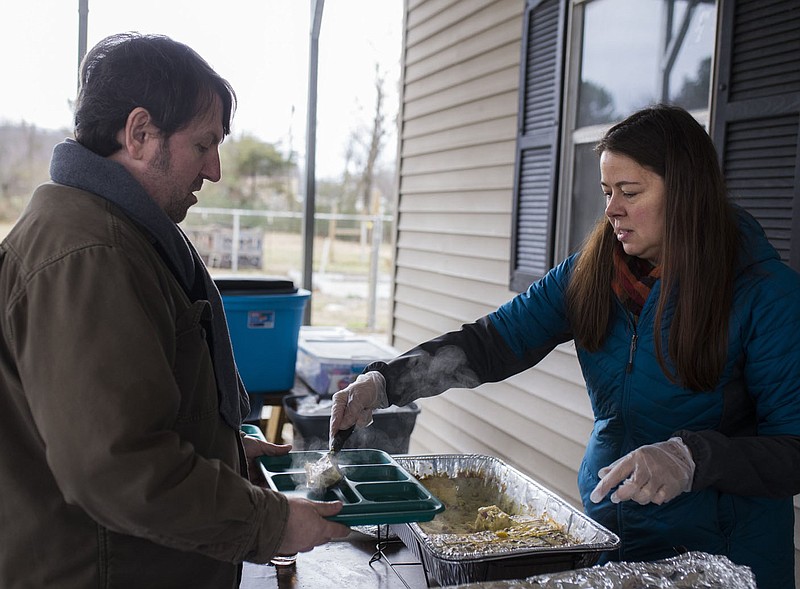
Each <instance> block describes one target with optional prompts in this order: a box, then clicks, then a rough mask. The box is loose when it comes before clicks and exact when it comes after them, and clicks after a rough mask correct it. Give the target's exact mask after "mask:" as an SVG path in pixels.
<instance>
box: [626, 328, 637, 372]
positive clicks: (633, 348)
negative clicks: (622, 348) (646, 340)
mask: <svg viewBox="0 0 800 589" xmlns="http://www.w3.org/2000/svg"><path fill="white" fill-rule="evenodd" d="M638 339H639V336H638V335H637V334H636V330H635V328H634V331H633V335H632V336H631V347H630V349H629V350H628V366H627V368H626V369H625V372H627V373H629V374H630V372H631V371H632V370H633V355H634V354H635V353H636V340H638Z"/></svg>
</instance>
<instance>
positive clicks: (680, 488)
mask: <svg viewBox="0 0 800 589" xmlns="http://www.w3.org/2000/svg"><path fill="white" fill-rule="evenodd" d="M694 466H695V464H694V460H692V453H691V452H690V451H689V448H687V447H686V444H684V443H683V440H681V439H680V438H670V439H669V440H667V441H666V442H658V443H656V444H650V445H648V446H642V447H640V448H637V449H636V450H634V451H633V452H630V453H628V454H626V455H625V456H623V457H622V458H620V459H619V460H617V461H616V462H614V463H612V464H610V465H609V466H606V467H605V468H601V469H600V472H598V473H597V476H599V477H600V482H599V483H597V486H596V487H595V488H594V491H592V494H591V495H590V497H589V498H590V499H591V500H592V502H594V503H600V501H602V500H603V498H604V497H605V496H606V495H607V494H608V492H609V491H611V489H613V488H614V487H616V486H617V485H619V484H620V483H622V484H621V485H620V486H619V488H617V490H616V491H614V493H613V494H612V495H611V501H612V502H614V503H619V502H620V501H627V500H629V499H633V500H634V501H636V503H638V504H639V505H645V504H647V503H655V504H656V505H661V504H662V503H666V502H667V501H670V500H671V499H674V498H675V497H677V496H678V495H680V494H681V493H685V492H687V491H689V490H691V488H692V479H693V478H694ZM623 481H624V482H623Z"/></svg>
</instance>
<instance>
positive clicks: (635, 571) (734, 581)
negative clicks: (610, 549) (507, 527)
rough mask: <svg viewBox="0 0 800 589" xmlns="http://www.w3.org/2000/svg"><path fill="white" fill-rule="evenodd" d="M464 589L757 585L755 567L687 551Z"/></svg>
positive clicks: (724, 588) (748, 588) (751, 588)
mask: <svg viewBox="0 0 800 589" xmlns="http://www.w3.org/2000/svg"><path fill="white" fill-rule="evenodd" d="M458 587H459V588H460V589H756V580H755V576H754V575H753V573H752V571H751V570H750V569H749V568H748V567H745V566H741V565H735V564H733V563H732V562H731V561H730V560H728V559H727V558H725V557H724V556H718V555H714V554H706V553H704V552H687V553H686V554H682V555H680V556H675V557H672V558H667V559H664V560H658V561H654V562H610V563H607V564H604V565H602V566H594V567H590V568H585V569H580V570H577V571H567V572H560V573H554V574H545V575H536V576H534V577H528V578H527V579H518V580H505V581H490V582H481V583H468V584H465V585H458Z"/></svg>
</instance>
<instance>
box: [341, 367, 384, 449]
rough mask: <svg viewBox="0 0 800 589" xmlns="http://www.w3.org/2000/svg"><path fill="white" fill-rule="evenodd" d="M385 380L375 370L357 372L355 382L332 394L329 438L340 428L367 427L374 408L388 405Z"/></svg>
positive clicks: (370, 421)
mask: <svg viewBox="0 0 800 589" xmlns="http://www.w3.org/2000/svg"><path fill="white" fill-rule="evenodd" d="M388 405H389V402H388V400H387V399H386V380H384V378H383V375H382V374H381V373H380V372H377V371H371V372H366V373H364V374H359V375H358V378H356V380H355V382H353V383H350V385H348V386H347V387H346V388H344V389H342V390H341V391H339V392H338V393H336V394H335V395H333V405H332V406H331V422H330V439H331V440H333V437H334V436H335V435H336V432H338V431H339V430H341V429H347V428H349V427H352V426H354V425H355V426H357V427H367V426H368V425H369V424H371V423H372V412H373V411H374V410H375V409H379V408H382V407H388Z"/></svg>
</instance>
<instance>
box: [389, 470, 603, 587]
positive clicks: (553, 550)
mask: <svg viewBox="0 0 800 589" xmlns="http://www.w3.org/2000/svg"><path fill="white" fill-rule="evenodd" d="M394 458H395V460H397V462H398V463H399V464H400V466H402V467H403V468H405V469H406V470H407V471H408V472H409V473H411V474H412V475H414V476H415V477H417V478H421V477H425V476H434V475H440V476H448V477H457V476H458V475H460V474H461V475H471V476H480V477H483V478H484V479H486V480H490V481H492V483H494V484H496V486H497V488H498V489H500V490H502V491H499V492H502V494H504V495H506V496H507V497H508V498H509V499H511V500H512V501H513V502H514V503H515V504H517V505H519V506H520V507H521V509H522V510H523V511H525V510H527V513H530V514H533V515H537V516H543V515H544V516H549V517H550V518H552V519H553V520H554V521H555V522H556V523H557V524H559V525H560V526H561V527H562V529H563V531H564V532H565V533H566V534H567V535H569V536H570V537H572V538H573V539H574V540H575V542H574V543H571V544H569V545H565V546H545V547H524V548H515V547H509V546H508V545H506V546H502V545H494V546H493V545H491V544H489V545H484V546H482V547H481V548H480V549H475V550H470V551H468V552H453V551H452V550H449V549H447V548H446V547H445V546H444V545H443V543H442V542H440V541H439V539H438V538H436V537H432V536H429V535H428V534H426V533H425V532H424V531H423V530H422V529H421V528H420V526H419V525H418V524H416V523H411V524H402V525H397V526H392V530H393V531H394V532H395V533H396V534H397V536H398V537H399V538H400V539H401V540H402V541H403V543H404V544H405V545H406V546H407V547H408V548H409V549H410V550H411V551H412V552H413V553H414V554H415V556H416V557H417V558H419V559H420V561H421V562H422V564H423V566H424V567H425V570H426V573H427V574H428V575H429V576H431V577H433V578H434V579H435V580H436V581H438V582H439V584H440V585H456V584H459V583H471V582H476V581H488V580H497V579H519V578H523V577H528V576H531V575H534V574H541V573H552V572H559V571H565V570H571V569H576V568H582V567H589V566H592V565H593V564H595V563H596V562H597V559H598V558H599V557H600V553H601V552H603V551H605V550H613V549H614V548H616V547H617V546H618V545H619V538H618V537H617V536H616V535H615V534H613V533H612V532H611V531H609V530H608V529H606V528H604V527H603V526H601V525H600V524H598V523H597V522H595V521H594V520H592V519H590V518H589V517H587V516H586V515H584V514H583V513H582V512H581V511H579V510H577V509H575V508H574V507H573V506H571V505H570V504H569V503H567V502H566V501H565V500H564V499H562V498H560V497H559V496H558V495H556V494H555V493H553V492H552V491H549V490H548V489H546V488H544V487H543V486H541V485H540V484H538V483H537V482H535V481H534V480H533V479H531V478H530V477H528V476H526V475H524V474H522V473H521V472H520V471H518V470H517V469H515V468H513V467H512V466H509V465H507V464H505V463H504V462H503V461H502V460H500V459H499V458H496V457H494V456H485V455H480V454H431V455H408V456H395V457H394Z"/></svg>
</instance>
